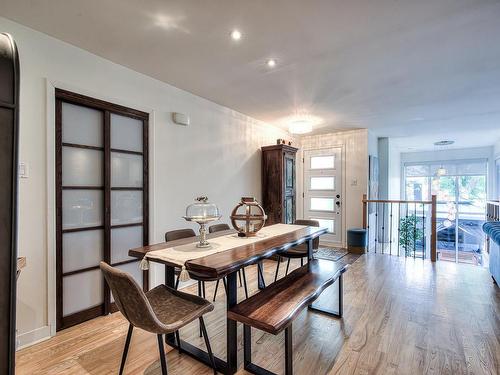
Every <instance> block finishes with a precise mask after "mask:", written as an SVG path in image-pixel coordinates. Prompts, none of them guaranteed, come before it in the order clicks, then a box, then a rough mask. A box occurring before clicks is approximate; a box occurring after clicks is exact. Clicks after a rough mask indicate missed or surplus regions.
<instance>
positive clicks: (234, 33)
mask: <svg viewBox="0 0 500 375" xmlns="http://www.w3.org/2000/svg"><path fill="white" fill-rule="evenodd" d="M241 37H242V34H241V31H240V30H237V29H234V30H233V31H231V39H232V40H240V39H241Z"/></svg>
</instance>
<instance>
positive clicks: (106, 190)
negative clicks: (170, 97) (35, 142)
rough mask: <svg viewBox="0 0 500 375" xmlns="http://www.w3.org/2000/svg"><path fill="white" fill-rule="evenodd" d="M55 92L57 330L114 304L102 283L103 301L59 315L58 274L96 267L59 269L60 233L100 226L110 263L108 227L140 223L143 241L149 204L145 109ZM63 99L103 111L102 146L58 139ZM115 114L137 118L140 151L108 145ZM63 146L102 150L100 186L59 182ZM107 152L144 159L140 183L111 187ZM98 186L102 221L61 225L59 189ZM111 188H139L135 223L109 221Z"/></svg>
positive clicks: (59, 278) (60, 302) (109, 229)
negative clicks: (140, 132)
mask: <svg viewBox="0 0 500 375" xmlns="http://www.w3.org/2000/svg"><path fill="white" fill-rule="evenodd" d="M55 96H56V205H57V207H56V212H57V213H56V238H57V239H56V244H57V249H56V279H57V280H56V289H57V292H56V294H57V302H56V304H57V314H56V315H57V318H56V319H57V330H60V329H63V328H67V327H69V326H71V325H74V324H77V323H79V322H81V321H83V320H87V319H90V318H93V317H95V316H99V315H102V314H107V313H109V312H110V311H113V310H114V307H113V306H114V304H112V303H111V294H110V290H109V287H108V286H107V284H106V283H103V292H104V293H103V294H104V301H103V304H102V305H100V306H98V307H94V308H90V309H87V310H85V311H81V312H78V313H76V314H73V315H71V316H70V317H65V318H63V317H62V306H63V303H62V296H63V293H62V278H63V277H64V276H70V275H74V274H77V273H82V272H88V271H92V270H95V269H98V268H99V267H98V266H93V267H87V268H84V269H80V270H75V271H71V272H67V273H64V274H63V271H62V236H63V234H64V233H73V232H80V231H89V230H103V232H104V244H103V245H104V254H103V260H104V261H106V262H108V263H110V262H111V230H112V229H115V228H125V227H134V226H142V227H143V234H144V235H143V243H144V245H146V244H147V243H148V240H149V225H148V220H149V212H148V211H149V206H148V203H149V201H148V199H149V197H148V143H147V142H148V119H149V114H148V113H146V112H142V111H138V110H135V109H132V108H127V107H123V106H120V105H116V104H113V103H109V102H106V101H102V100H99V99H94V98H90V97H88V96H85V95H80V94H77V93H72V92H69V91H66V90H62V89H57V88H56V90H55ZM63 102H67V103H71V104H75V105H79V106H84V107H88V108H92V109H95V110H99V111H101V112H102V113H103V117H102V121H103V127H102V128H103V129H102V131H103V140H104V144H103V147H96V146H89V145H82V144H75V143H63V142H62V103H63ZM112 114H117V115H121V116H125V117H131V118H134V119H137V120H141V121H142V123H143V142H144V144H143V152H137V151H130V150H121V149H112V148H111V115H112ZM63 147H75V148H81V149H88V150H95V151H102V152H103V153H104V157H103V163H104V168H103V181H104V185H103V186H62V148H63ZM111 152H117V153H124V154H132V155H140V156H142V157H143V160H144V167H143V169H144V171H143V186H142V187H122V186H118V187H113V188H112V187H111ZM77 189H81V190H102V191H103V194H104V197H103V201H104V207H103V218H104V219H103V224H102V225H99V226H92V227H80V228H69V229H62V191H63V190H77ZM112 190H129V191H142V192H143V194H142V195H143V220H142V221H141V222H139V223H127V224H118V225H111V191H112ZM132 262H137V259H128V260H125V261H122V262H118V263H116V264H114V265H121V264H127V263H132ZM143 280H144V285H143V287H144V288H145V290H147V288H148V284H149V283H148V281H149V280H148V278H147V272H145V273H143Z"/></svg>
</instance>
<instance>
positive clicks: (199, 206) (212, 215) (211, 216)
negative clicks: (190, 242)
mask: <svg viewBox="0 0 500 375" xmlns="http://www.w3.org/2000/svg"><path fill="white" fill-rule="evenodd" d="M183 218H184V219H185V220H187V221H193V222H195V223H198V224H199V225H200V242H199V243H198V244H196V247H201V248H207V247H210V246H211V245H210V243H209V242H208V241H207V228H206V224H207V223H209V222H211V221H216V220H219V219H220V218H221V215H219V209H218V208H217V206H216V205H215V204H213V203H210V202H209V201H208V198H207V197H198V198H196V199H195V203H193V204H190V205H189V206H187V208H186V215H185V216H183Z"/></svg>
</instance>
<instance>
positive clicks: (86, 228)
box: [61, 215, 104, 245]
mask: <svg viewBox="0 0 500 375" xmlns="http://www.w3.org/2000/svg"><path fill="white" fill-rule="evenodd" d="M61 217H62V215H61ZM98 229H104V225H96V226H93V227H80V228H68V229H62V230H61V232H62V233H73V232H84V231H86V230H98ZM61 245H62V237H61Z"/></svg>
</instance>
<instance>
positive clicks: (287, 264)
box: [285, 258, 290, 276]
mask: <svg viewBox="0 0 500 375" xmlns="http://www.w3.org/2000/svg"><path fill="white" fill-rule="evenodd" d="M288 268H290V258H288V262H286V271H285V276H286V275H288Z"/></svg>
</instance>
